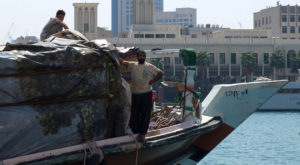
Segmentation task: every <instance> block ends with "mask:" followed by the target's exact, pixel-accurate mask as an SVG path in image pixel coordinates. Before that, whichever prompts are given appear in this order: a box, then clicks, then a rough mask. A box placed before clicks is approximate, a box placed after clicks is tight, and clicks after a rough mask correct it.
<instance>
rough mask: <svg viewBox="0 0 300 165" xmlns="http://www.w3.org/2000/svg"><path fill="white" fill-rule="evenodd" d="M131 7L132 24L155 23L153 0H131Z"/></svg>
mask: <svg viewBox="0 0 300 165" xmlns="http://www.w3.org/2000/svg"><path fill="white" fill-rule="evenodd" d="M132 7H133V11H132V24H154V23H155V0H133V1H132Z"/></svg>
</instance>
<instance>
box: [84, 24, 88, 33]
mask: <svg viewBox="0 0 300 165" xmlns="http://www.w3.org/2000/svg"><path fill="white" fill-rule="evenodd" d="M84 32H85V33H88V32H89V24H88V23H85V24H84Z"/></svg>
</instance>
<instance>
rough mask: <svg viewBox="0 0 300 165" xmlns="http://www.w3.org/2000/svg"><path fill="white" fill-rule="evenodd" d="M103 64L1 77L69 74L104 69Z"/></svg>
mask: <svg viewBox="0 0 300 165" xmlns="http://www.w3.org/2000/svg"><path fill="white" fill-rule="evenodd" d="M104 67H105V64H104V65H103V64H100V65H92V66H84V67H76V68H65V69H58V70H50V71H44V72H21V73H14V74H2V75H0V78H2V77H24V76H36V75H46V74H53V73H62V72H70V71H80V70H87V69H96V68H104Z"/></svg>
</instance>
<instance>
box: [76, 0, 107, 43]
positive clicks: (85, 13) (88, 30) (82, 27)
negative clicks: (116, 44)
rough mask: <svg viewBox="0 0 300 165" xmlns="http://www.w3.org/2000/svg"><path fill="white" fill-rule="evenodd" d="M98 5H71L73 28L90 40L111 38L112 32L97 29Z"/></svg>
mask: <svg viewBox="0 0 300 165" xmlns="http://www.w3.org/2000/svg"><path fill="white" fill-rule="evenodd" d="M98 4H99V3H73V6H74V28H75V30H77V31H79V32H80V33H82V34H84V35H85V36H86V37H87V38H88V39H90V40H92V39H96V38H110V37H112V31H110V30H106V29H105V28H100V27H98V21H97V20H98Z"/></svg>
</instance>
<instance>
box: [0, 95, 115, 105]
mask: <svg viewBox="0 0 300 165" xmlns="http://www.w3.org/2000/svg"><path fill="white" fill-rule="evenodd" d="M95 99H110V94H104V95H100V96H90V97H77V98H63V99H55V100H39V101H24V102H19V103H8V104H0V107H11V106H24V105H40V104H51V103H65V102H75V101H85V100H95Z"/></svg>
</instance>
